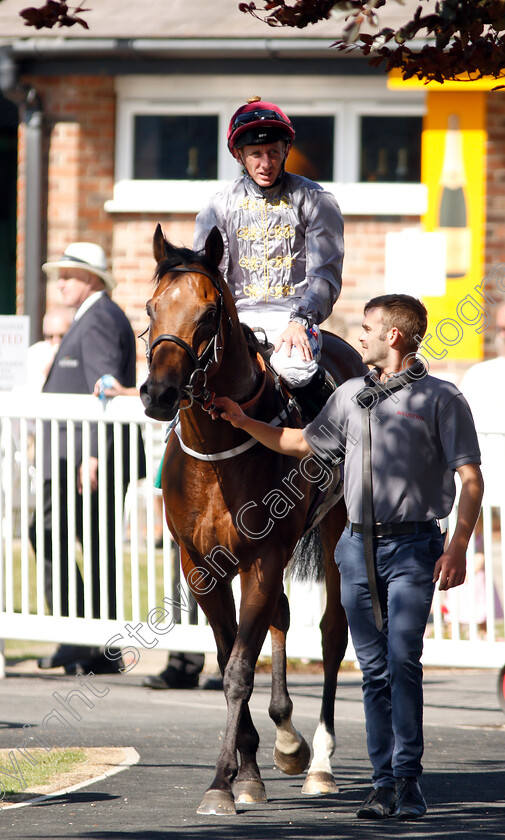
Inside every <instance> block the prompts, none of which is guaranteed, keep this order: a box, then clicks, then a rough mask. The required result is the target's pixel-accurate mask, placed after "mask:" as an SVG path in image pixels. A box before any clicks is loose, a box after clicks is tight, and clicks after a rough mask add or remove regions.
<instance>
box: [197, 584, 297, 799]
mask: <svg viewBox="0 0 505 840" xmlns="http://www.w3.org/2000/svg"><path fill="white" fill-rule="evenodd" d="M257 572H258V570H257V568H254V569H253V570H252V571H251V572H250V573H248V574H245V573H244V574H243V575H242V601H241V605H240V621H239V626H238V630H237V636H236V640H235V644H234V645H233V650H232V652H231V655H230V657H229V659H228V663H227V665H226V668H225V670H224V680H223V682H224V693H225V697H226V703H227V706H228V714H227V720H226V731H225V735H224V738H223V746H222V749H221V753H220V755H219V758H218V760H217V764H216V775H215V777H214V780H213V782H212V784H211V786H210V788H209V789H208V790H207V792H206V794H205V796H204V798H203V801H202V803H201V805H200V807H199V808H198V813H199V814H220V815H226V814H233V813H235V804H234V800H233V794H232V784H233V782H234V780H235V778H237V780H238V782H239V788H238V795H239V797H240V801H265V795H264V790H262V782H261V779H260V777H259V770H258V767H257V764H256V750H257V746H258V743H259V738H258V736H257V733H256V730H255V729H254V726H253V725H252V721H251V718H250V714H249V709H248V706H247V704H248V702H249V698H250V696H251V693H252V689H253V683H254V668H255V665H256V661H257V659H258V656H259V653H260V651H261V647H262V645H263V642H264V640H265V636H266V634H267V630H268V627H269V625H270V621H271V617H272V614H273V612H274V608H275V604H276V602H277V600H278V597H279V592H280V588H281V581H280V579H278V573H277V572H276V571H275V570H273V571H272V573H271V574H270V575H268V574H266V573H264V574H263V575H262V578H263V580H262V583H261V586H259V585H258V577H259V575H258V574H257ZM263 572H264V570H263ZM267 577H270V578H271V579H270V580H267ZM237 749H239V750H240V751H241V759H242V765H241V768H240V779H239V778H238V775H237V774H238V762H237ZM248 777H249V778H248ZM246 782H253V783H254V784H252V785H247V784H245V783H246ZM244 788H245V792H244Z"/></svg>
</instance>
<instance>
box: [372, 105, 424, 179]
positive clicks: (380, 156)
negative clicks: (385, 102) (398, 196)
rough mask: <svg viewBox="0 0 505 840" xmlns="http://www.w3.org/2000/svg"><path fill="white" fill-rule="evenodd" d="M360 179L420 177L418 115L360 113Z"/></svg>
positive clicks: (420, 130) (420, 125)
mask: <svg viewBox="0 0 505 840" xmlns="http://www.w3.org/2000/svg"><path fill="white" fill-rule="evenodd" d="M360 128H361V130H360V138H361V142H360V154H361V159H360V173H359V180H360V181H389V182H391V181H407V182H412V183H416V182H419V181H420V180H421V132H422V128H423V120H422V117H412V116H397V117H396V116H391V115H388V116H363V117H361V126H360Z"/></svg>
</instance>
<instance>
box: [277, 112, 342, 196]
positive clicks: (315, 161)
mask: <svg viewBox="0 0 505 840" xmlns="http://www.w3.org/2000/svg"><path fill="white" fill-rule="evenodd" d="M292 122H293V126H294V129H295V131H296V137H295V142H294V145H293V147H292V149H291V151H290V153H289V157H288V160H287V164H286V169H287V170H288V171H289V172H294V173H295V174H296V175H304V176H305V177H306V178H312V180H313V181H333V153H334V143H335V141H334V135H335V120H334V118H333V117H298V116H295V117H293V119H292Z"/></svg>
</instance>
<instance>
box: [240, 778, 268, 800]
mask: <svg viewBox="0 0 505 840" xmlns="http://www.w3.org/2000/svg"><path fill="white" fill-rule="evenodd" d="M233 792H234V794H235V802H249V803H251V802H267V801H268V800H267V794H266V790H265V785H264V784H263V782H262V781H261V779H251V780H249V781H247V780H245V779H244V780H242V781H239V782H235V784H234V786H233Z"/></svg>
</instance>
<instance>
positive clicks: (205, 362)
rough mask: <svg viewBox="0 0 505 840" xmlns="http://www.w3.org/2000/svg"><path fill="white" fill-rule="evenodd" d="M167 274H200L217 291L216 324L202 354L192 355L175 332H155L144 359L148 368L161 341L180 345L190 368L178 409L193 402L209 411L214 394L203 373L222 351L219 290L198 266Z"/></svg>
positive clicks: (220, 290)
mask: <svg viewBox="0 0 505 840" xmlns="http://www.w3.org/2000/svg"><path fill="white" fill-rule="evenodd" d="M169 273H170V274H172V273H178V274H203V276H204V277H207V278H208V279H209V280H210V282H211V283H212V285H213V286H214V288H215V289H216V291H217V292H218V295H219V297H218V299H217V327H216V330H215V332H214V335H213V336H212V338H211V339H210V340H209V342H208V344H207V346H206V347H205V348H204V350H203V351H202V353H200V355H199V356H197V355H196V353H195V351H194V350H193V348H192V347H191V346H190V345H189V344H188V343H187V342H186V341H184V340H183V339H182V338H179V336H177V335H172V333H163V334H162V335H159V336H158V337H157V338H155V339H154V341H153V342H152V344H149V342H148V341H146V340H145V339H144V340H145V341H146V358H147V364H148V366H149V367H151V362H152V359H153V352H154V350H155V348H156V347H158V346H159V345H160V344H162V343H163V342H165V341H171V342H172V343H173V344H177V345H178V347H181V348H182V349H183V350H184V351H185V352H186V353H187V354H188V356H189V358H190V359H191V361H192V363H193V368H194V370H193V371H192V372H191V374H190V376H189V380H188V383H187V385H183V387H182V388H181V390H182V391H184V394H185V395H186V397H187V398H188V399H189V404H188V405H187V406H184V407H183V408H181V410H183V411H186V410H187V409H188V408H191V406H192V405H193V402H197V403H199V405H201V406H202V408H203V410H204V411H207V412H210V411H212V410H213V408H214V397H215V394H214V393H213V392H212V391H209V389H208V388H207V372H208V370H209V368H210V366H211V365H212V364H213V363H214V362H217V361H218V358H217V354H218V351H219V350H223V344H222V339H221V343H220V344H219V343H218V339H219V338H220V334H221V327H222V322H223V311H224V306H223V290H222V288H221V286H220V284H219V282H218V281H217V280H216V278H215V277H212V275H211V274H208V273H207V272H206V271H204V270H203V269H201V268H186V267H180V268H179V267H177V266H176V267H175V268H171V269H170V272H169ZM228 323H229V324H230V329H231V318H230V317H229V316H228ZM149 329H150V328H149V327H148V328H147V329H146V330H145V331H144V332H143V333H142V334H141V335H140V336H139V338H143V337H144V335H145V333H146V332H149ZM199 380H200V386H199V390H198V391H196V390H195V389H196V387H197V386H198V383H199Z"/></svg>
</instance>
